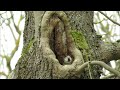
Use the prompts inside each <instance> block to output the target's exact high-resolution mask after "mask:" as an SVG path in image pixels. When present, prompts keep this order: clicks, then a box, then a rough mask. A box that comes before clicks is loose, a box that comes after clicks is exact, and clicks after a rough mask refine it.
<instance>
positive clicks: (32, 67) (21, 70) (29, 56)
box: [13, 11, 120, 79]
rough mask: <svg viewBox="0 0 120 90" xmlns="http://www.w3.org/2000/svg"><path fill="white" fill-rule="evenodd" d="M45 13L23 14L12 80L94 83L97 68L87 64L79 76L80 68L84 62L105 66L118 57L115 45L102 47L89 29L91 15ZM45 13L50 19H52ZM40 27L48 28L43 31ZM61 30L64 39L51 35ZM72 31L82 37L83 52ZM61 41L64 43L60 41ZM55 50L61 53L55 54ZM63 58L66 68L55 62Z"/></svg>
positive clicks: (80, 13) (89, 13)
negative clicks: (19, 53) (20, 45)
mask: <svg viewBox="0 0 120 90" xmlns="http://www.w3.org/2000/svg"><path fill="white" fill-rule="evenodd" d="M47 12H48V11H47ZM47 12H45V11H34V12H33V11H29V12H26V20H25V29H24V46H23V51H22V56H21V58H20V59H19V61H18V63H17V65H16V67H15V70H14V77H13V78H16V79H73V78H74V79H89V78H91V79H92V78H94V79H98V78H100V74H101V72H100V70H101V69H102V67H101V66H99V65H90V64H88V67H86V68H85V69H84V70H83V71H82V72H81V71H80V70H79V69H80V66H81V65H82V64H83V63H85V62H87V61H93V60H94V61H103V62H105V63H108V62H109V61H110V60H113V59H118V58H119V57H120V53H119V49H120V47H119V46H120V45H119V43H114V44H109V43H108V44H106V43H104V42H103V41H102V40H101V37H100V36H99V35H97V34H96V31H95V30H94V25H93V13H94V12H93V11H65V12H64V13H63V12H61V11H57V12H56V11H51V12H54V14H51V12H48V13H47ZM46 13H47V15H48V14H49V15H53V16H52V18H51V17H49V15H48V16H47V15H46ZM58 13H59V14H58ZM45 15H46V17H45ZM43 18H44V20H43ZM44 23H49V24H47V27H46V26H45V25H44ZM56 23H57V24H56ZM55 27H56V28H57V29H55ZM48 29H49V30H48ZM54 29H55V30H54ZM62 29H63V31H62V32H64V33H65V36H64V35H63V33H60V32H59V33H56V34H55V32H58V31H57V30H62ZM69 29H70V30H69ZM72 31H77V32H78V33H79V32H80V33H82V35H83V36H84V38H85V41H86V43H87V46H88V47H87V48H78V47H77V46H76V42H75V41H74V37H73V36H72V35H71V32H72ZM53 34H54V35H53ZM50 35H51V36H50ZM61 36H63V37H61ZM63 38H64V40H65V41H64V40H62V39H63ZM58 41H59V42H61V43H59V42H58ZM56 43H57V44H56ZM55 45H57V46H55ZM65 45H66V46H65ZM62 46H63V47H62ZM55 47H56V48H55ZM61 48H63V49H62V51H60V50H61ZM55 50H58V51H59V52H62V53H57V52H55ZM63 53H64V55H65V56H64V55H63ZM66 55H68V56H70V58H69V59H67V60H73V61H72V62H70V63H69V61H67V62H68V63H69V64H68V63H67V64H65V65H64V64H61V63H60V61H59V60H60V59H61V58H62V59H63V58H65V57H67V56H66ZM60 56H62V57H60ZM114 56H115V57H114ZM62 59H61V60H62Z"/></svg>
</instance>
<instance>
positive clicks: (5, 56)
mask: <svg viewBox="0 0 120 90" xmlns="http://www.w3.org/2000/svg"><path fill="white" fill-rule="evenodd" d="M24 18H25V14H24V11H0V78H7V77H8V75H9V73H10V72H11V71H12V70H13V69H14V68H15V65H16V63H17V61H18V59H19V57H20V55H21V51H22V46H23V30H24V22H25V19H24ZM94 27H95V30H96V32H97V34H98V35H102V40H103V41H105V42H111V43H112V42H115V41H117V40H118V42H119V39H120V12H119V11H103V12H101V11H95V12H94ZM117 63H119V61H116V62H115V61H114V60H113V61H112V64H110V65H111V66H112V67H113V68H116V69H119V65H120V64H117ZM116 65H117V66H116ZM109 74H110V73H109V72H108V71H107V70H105V69H103V74H102V76H108V75H109Z"/></svg>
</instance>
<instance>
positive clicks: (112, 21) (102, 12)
mask: <svg viewBox="0 0 120 90" xmlns="http://www.w3.org/2000/svg"><path fill="white" fill-rule="evenodd" d="M99 12H100V13H101V14H102V15H104V16H105V17H106V18H107V19H109V20H110V21H111V22H113V23H114V24H116V25H118V26H120V24H119V23H118V22H115V21H114V20H112V19H111V18H109V17H108V16H107V15H106V14H104V13H103V12H101V11H99Z"/></svg>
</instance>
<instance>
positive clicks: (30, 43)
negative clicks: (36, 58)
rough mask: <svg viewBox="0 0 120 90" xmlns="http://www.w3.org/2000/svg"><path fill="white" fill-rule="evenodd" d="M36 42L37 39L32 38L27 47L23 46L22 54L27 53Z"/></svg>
mask: <svg viewBox="0 0 120 90" xmlns="http://www.w3.org/2000/svg"><path fill="white" fill-rule="evenodd" d="M34 42H35V40H34V39H32V38H31V39H30V42H29V43H28V44H27V45H26V46H25V48H23V51H22V56H24V55H26V54H27V52H28V51H29V50H30V48H31V46H32V45H33V43H34Z"/></svg>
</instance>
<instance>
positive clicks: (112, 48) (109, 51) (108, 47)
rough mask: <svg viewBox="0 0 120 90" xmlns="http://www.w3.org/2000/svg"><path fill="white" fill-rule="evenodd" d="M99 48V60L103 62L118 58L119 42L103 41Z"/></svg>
mask: <svg viewBox="0 0 120 90" xmlns="http://www.w3.org/2000/svg"><path fill="white" fill-rule="evenodd" d="M100 50H101V51H100V56H101V61H103V62H105V63H108V62H110V61H111V60H118V59H120V43H104V44H102V45H101V49H100Z"/></svg>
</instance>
